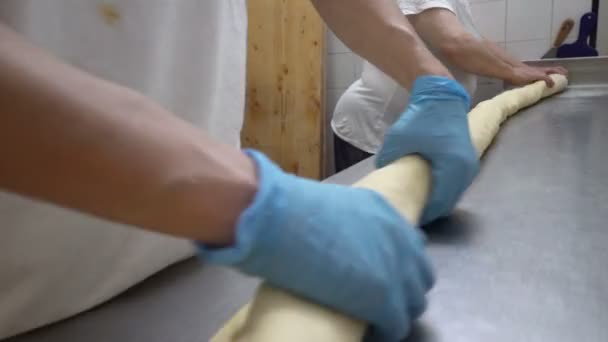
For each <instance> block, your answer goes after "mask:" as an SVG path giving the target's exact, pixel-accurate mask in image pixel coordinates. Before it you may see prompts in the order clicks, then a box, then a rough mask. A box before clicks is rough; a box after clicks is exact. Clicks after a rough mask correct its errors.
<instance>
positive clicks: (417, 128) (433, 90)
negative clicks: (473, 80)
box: [376, 76, 479, 224]
mask: <svg viewBox="0 0 608 342" xmlns="http://www.w3.org/2000/svg"><path fill="white" fill-rule="evenodd" d="M470 102H471V101H470V98H469V95H468V94H467V92H466V90H465V89H464V88H463V87H462V86H461V85H460V84H459V83H458V82H456V81H454V80H451V79H449V78H446V77H440V76H423V77H420V78H418V79H417V80H416V81H415V82H414V85H413V87H412V91H411V92H410V102H409V105H408V107H407V108H406V110H405V112H404V113H403V114H402V115H401V117H400V118H399V120H397V122H396V123H395V124H394V125H393V126H391V128H390V129H389V130H388V132H387V133H386V136H385V138H384V145H383V146H382V148H381V149H380V152H379V153H378V155H377V157H376V166H378V167H384V166H386V165H388V164H390V163H391V162H393V161H395V160H397V159H399V158H401V157H404V156H406V155H408V154H414V153H416V154H419V155H421V156H422V157H423V158H425V159H426V160H427V161H428V162H429V163H430V164H431V170H432V179H433V185H432V190H431V194H430V196H429V200H428V202H427V204H426V207H425V210H424V212H423V214H422V219H421V223H422V224H426V223H429V222H431V221H433V220H435V219H437V218H439V217H443V216H447V215H449V214H450V213H451V212H452V210H453V209H454V207H455V206H456V203H457V202H458V200H459V199H460V197H461V196H462V194H463V193H464V191H465V190H466V189H467V188H468V187H469V186H470V185H471V183H472V182H473V179H474V178H475V176H476V175H477V173H478V171H479V159H478V157H477V152H476V151H475V148H474V147H473V144H472V143H471V136H470V134H469V124H468V121H467V113H468V111H469V107H470V105H471V104H470Z"/></svg>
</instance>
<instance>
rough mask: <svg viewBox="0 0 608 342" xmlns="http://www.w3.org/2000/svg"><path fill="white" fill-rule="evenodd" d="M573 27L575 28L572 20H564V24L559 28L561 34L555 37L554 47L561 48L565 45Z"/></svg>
mask: <svg viewBox="0 0 608 342" xmlns="http://www.w3.org/2000/svg"><path fill="white" fill-rule="evenodd" d="M573 27H574V20H572V19H570V18H568V19H566V20H564V22H563V23H562V26H561V27H560V28H559V32H558V33H557V36H556V37H555V42H553V47H560V46H561V45H562V44H563V43H564V41H565V40H566V38H568V35H569V34H570V32H571V31H572V28H573Z"/></svg>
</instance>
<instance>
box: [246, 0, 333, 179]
mask: <svg viewBox="0 0 608 342" xmlns="http://www.w3.org/2000/svg"><path fill="white" fill-rule="evenodd" d="M248 10H249V43H248V64H247V107H246V108H247V111H246V115H245V125H244V128H243V132H242V136H241V137H242V141H243V146H245V147H253V148H256V149H259V150H261V151H264V152H265V153H267V154H268V155H269V156H270V158H272V159H273V160H274V161H276V162H278V163H279V165H281V167H282V168H283V169H284V170H286V171H289V172H293V173H295V174H298V175H300V176H304V177H309V178H315V179H319V178H320V177H321V169H322V144H323V138H322V123H323V106H322V103H324V101H323V84H324V73H323V60H324V58H323V54H324V37H325V34H324V25H323V23H322V21H321V19H320V18H319V16H318V14H317V13H316V11H315V10H314V8H313V7H312V5H311V4H310V1H308V0H249V1H248Z"/></svg>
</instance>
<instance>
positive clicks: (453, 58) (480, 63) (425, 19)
mask: <svg viewBox="0 0 608 342" xmlns="http://www.w3.org/2000/svg"><path fill="white" fill-rule="evenodd" d="M412 23H413V25H414V28H415V29H416V31H417V32H418V34H419V35H420V36H421V37H422V38H423V39H424V40H425V41H426V42H427V44H429V45H430V46H431V47H432V48H433V49H435V50H437V51H440V52H441V53H442V54H443V55H444V56H445V58H446V59H447V60H448V61H449V62H450V63H451V64H452V65H454V66H456V67H458V68H460V69H462V70H464V71H467V72H470V73H473V74H477V75H482V76H487V77H495V78H500V79H508V78H510V77H511V76H512V72H513V70H512V66H511V64H509V63H506V62H505V61H504V60H503V59H502V58H500V56H498V55H496V54H495V53H494V51H493V50H490V49H488V48H487V47H486V46H485V44H484V43H483V42H482V41H480V40H479V39H477V38H476V37H474V36H473V35H472V34H470V33H469V32H468V31H466V30H465V28H464V27H463V26H462V25H461V24H460V22H459V21H458V18H457V17H456V15H454V13H452V12H451V11H449V10H447V9H443V8H434V9H431V10H427V11H424V12H422V13H420V14H418V15H416V16H414V17H413V19H412Z"/></svg>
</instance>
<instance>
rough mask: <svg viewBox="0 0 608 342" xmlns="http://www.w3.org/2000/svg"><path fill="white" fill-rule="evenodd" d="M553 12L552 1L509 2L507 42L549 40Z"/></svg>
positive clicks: (526, 0) (511, 0)
mask: <svg viewBox="0 0 608 342" xmlns="http://www.w3.org/2000/svg"><path fill="white" fill-rule="evenodd" d="M574 1H578V0H574ZM551 12H552V0H508V1H507V36H506V40H505V41H506V42H512V41H522V40H534V39H545V40H548V39H549V36H550V35H551Z"/></svg>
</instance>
